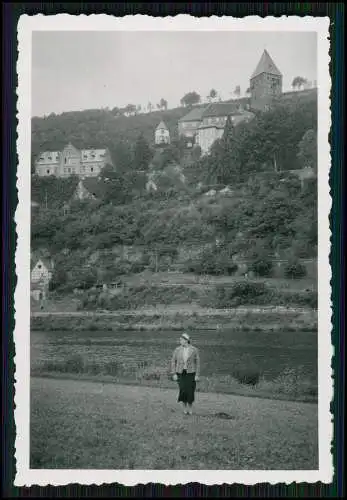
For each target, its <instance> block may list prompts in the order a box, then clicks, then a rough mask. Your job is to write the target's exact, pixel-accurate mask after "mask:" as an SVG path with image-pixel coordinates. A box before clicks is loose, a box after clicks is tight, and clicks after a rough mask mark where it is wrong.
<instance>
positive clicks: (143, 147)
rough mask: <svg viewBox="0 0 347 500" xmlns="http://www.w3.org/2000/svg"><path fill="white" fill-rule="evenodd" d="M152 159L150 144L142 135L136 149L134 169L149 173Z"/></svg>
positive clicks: (138, 139)
mask: <svg viewBox="0 0 347 500" xmlns="http://www.w3.org/2000/svg"><path fill="white" fill-rule="evenodd" d="M151 159H152V151H151V149H150V147H149V144H148V142H147V141H146V139H145V138H144V136H143V134H140V135H139V136H138V138H137V141H136V143H135V147H134V169H135V170H138V171H147V170H148V165H149V163H150V161H151Z"/></svg>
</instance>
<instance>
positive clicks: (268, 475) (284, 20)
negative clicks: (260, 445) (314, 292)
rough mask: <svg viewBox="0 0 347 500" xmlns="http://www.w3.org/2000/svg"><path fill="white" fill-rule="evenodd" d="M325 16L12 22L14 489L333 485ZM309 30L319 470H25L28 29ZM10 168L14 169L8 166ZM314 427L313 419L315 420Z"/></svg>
mask: <svg viewBox="0 0 347 500" xmlns="http://www.w3.org/2000/svg"><path fill="white" fill-rule="evenodd" d="M329 24H330V20H329V18H328V17H321V18H317V17H297V16H289V17H286V16H282V17H279V18H275V17H266V18H261V17H257V16H249V17H246V18H243V19H238V18H232V17H226V16H224V17H216V16H212V17H206V18H194V17H193V16H190V15H178V16H176V17H164V18H155V17H149V16H143V15H139V14H138V15H135V16H126V17H123V18H116V17H113V16H109V15H103V14H101V15H99V14H98V15H90V16H87V15H79V16H72V15H69V14H57V15H52V16H44V15H42V14H39V15H35V16H28V15H22V16H21V17H20V19H19V22H18V62H17V72H18V88H17V96H18V102H17V113H18V114H17V118H18V128H17V133H18V138H17V153H18V159H19V163H18V167H17V168H18V169H17V189H18V206H17V210H16V215H15V223H16V224H17V228H16V229H17V235H18V240H17V249H16V256H15V264H16V273H17V279H18V281H17V287H16V290H15V295H14V299H15V330H14V342H15V349H16V356H15V359H14V361H15V365H16V372H15V424H16V442H15V458H16V468H17V473H16V477H15V483H14V484H15V486H31V485H39V486H46V485H54V486H59V485H67V484H70V483H75V484H76V483H79V484H82V485H91V484H96V485H101V484H108V483H120V484H123V485H126V486H134V485H136V484H147V483H150V482H151V483H161V484H166V485H175V484H186V483H190V482H198V483H201V484H205V485H214V484H223V483H224V484H225V483H226V484H233V483H237V484H245V485H253V484H257V483H269V484H277V483H286V484H289V483H292V482H297V483H300V482H306V483H315V482H318V481H321V482H323V483H328V484H329V483H331V482H332V479H333V457H332V453H331V443H332V438H333V424H332V422H333V416H332V414H331V413H330V402H331V401H332V399H333V380H332V369H331V360H332V355H333V346H332V344H331V328H332V326H331V298H330V297H331V289H330V286H329V285H330V280H331V269H330V265H329V254H330V236H331V232H330V227H329V218H328V217H329V213H330V210H331V196H330V194H329V190H330V188H329V169H330V166H331V158H330V145H329V141H328V134H329V131H330V126H331V113H330V90H331V78H330V74H329V62H330V57H329V48H330V42H329ZM51 30H52V31H84V30H88V31H113V30H121V31H161V30H163V31H166V30H175V31H182V30H185V31H195V30H196V31H214V30H234V31H265V32H266V31H293V32H295V31H301V32H302V31H305V32H308V31H314V32H316V33H317V44H318V47H317V54H318V56H317V70H318V72H317V82H318V83H317V85H318V223H319V231H318V233H319V234H318V269H319V272H318V293H319V297H318V306H319V312H318V363H319V374H318V383H319V390H318V415H319V469H318V470H316V471H311V470H299V471H295V470H294V471H293V470H287V471H272V470H267V471H257V470H253V471H248V470H231V471H228V470H46V469H30V466H29V443H30V426H29V424H30V200H31V196H30V172H31V168H30V159H31V59H32V53H31V44H32V32H33V31H51ZM13 168H14V166H13ZM313 425H314V424H313Z"/></svg>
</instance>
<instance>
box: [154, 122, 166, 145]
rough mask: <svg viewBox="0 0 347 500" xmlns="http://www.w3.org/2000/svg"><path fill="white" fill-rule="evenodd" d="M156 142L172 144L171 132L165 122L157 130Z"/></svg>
mask: <svg viewBox="0 0 347 500" xmlns="http://www.w3.org/2000/svg"><path fill="white" fill-rule="evenodd" d="M154 142H155V144H170V132H169V129H168V128H167V126H166V125H165V123H164V122H163V121H161V122H160V123H159V125H158V126H157V128H156V129H155V134H154Z"/></svg>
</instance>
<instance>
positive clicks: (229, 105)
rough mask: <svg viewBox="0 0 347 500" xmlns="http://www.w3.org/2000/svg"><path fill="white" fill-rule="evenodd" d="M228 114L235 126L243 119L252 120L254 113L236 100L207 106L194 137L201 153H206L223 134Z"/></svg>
mask: <svg viewBox="0 0 347 500" xmlns="http://www.w3.org/2000/svg"><path fill="white" fill-rule="evenodd" d="M229 116H230V118H231V120H232V122H233V125H235V126H236V125H238V124H239V123H241V122H243V121H250V120H252V118H253V117H254V114H253V113H252V112H250V111H248V110H246V109H244V108H243V106H241V105H240V103H239V102H237V101H232V102H218V103H213V104H210V105H209V106H207V108H206V109H205V111H204V113H203V114H202V119H201V123H200V125H199V127H198V130H197V134H196V138H195V142H196V144H198V145H199V146H200V148H201V154H207V153H208V152H209V151H210V149H211V146H212V144H213V143H214V142H215V141H216V140H217V139H220V138H221V137H222V136H223V133H224V128H225V124H226V121H227V118H228V117H229Z"/></svg>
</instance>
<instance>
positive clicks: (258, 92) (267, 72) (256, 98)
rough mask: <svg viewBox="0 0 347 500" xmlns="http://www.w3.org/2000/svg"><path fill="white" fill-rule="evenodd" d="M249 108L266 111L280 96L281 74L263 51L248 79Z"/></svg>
mask: <svg viewBox="0 0 347 500" xmlns="http://www.w3.org/2000/svg"><path fill="white" fill-rule="evenodd" d="M250 90H251V108H252V109H256V110H260V111H267V110H269V109H270V106H271V104H272V102H273V100H274V99H275V98H276V97H280V96H281V94H282V73H281V72H280V71H279V69H278V68H277V67H276V65H275V63H274V62H273V60H272V59H271V57H270V55H269V53H268V52H267V51H266V50H264V52H263V55H262V56H261V58H260V61H259V63H258V65H257V67H256V68H255V70H254V72H253V74H252V76H251V78H250Z"/></svg>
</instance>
